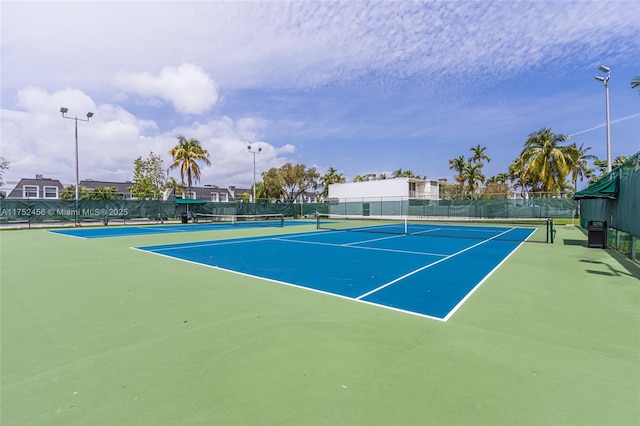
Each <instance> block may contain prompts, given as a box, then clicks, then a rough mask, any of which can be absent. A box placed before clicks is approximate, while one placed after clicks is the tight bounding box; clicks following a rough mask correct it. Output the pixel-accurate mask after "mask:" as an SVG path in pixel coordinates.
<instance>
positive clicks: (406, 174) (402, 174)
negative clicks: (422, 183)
mask: <svg viewBox="0 0 640 426" xmlns="http://www.w3.org/2000/svg"><path fill="white" fill-rule="evenodd" d="M391 177H392V178H399V177H405V178H414V177H416V175H415V174H414V173H413V172H412V171H411V170H402V168H399V169H398V170H396V171H395V172H393V173H392V174H391Z"/></svg>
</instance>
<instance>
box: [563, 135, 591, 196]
mask: <svg viewBox="0 0 640 426" xmlns="http://www.w3.org/2000/svg"><path fill="white" fill-rule="evenodd" d="M590 149H591V147H587V148H585V147H584V144H582V145H580V148H578V147H577V146H576V144H575V143H574V144H571V145H570V146H569V152H568V157H569V160H570V163H569V167H570V169H571V183H572V184H573V190H574V191H577V190H578V179H580V181H581V182H582V180H583V179H584V178H589V177H590V176H591V175H592V174H593V170H592V169H590V168H589V165H588V163H587V161H588V160H595V159H596V156H595V155H590V154H587V151H589V150H590Z"/></svg>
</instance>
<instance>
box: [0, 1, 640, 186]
mask: <svg viewBox="0 0 640 426" xmlns="http://www.w3.org/2000/svg"><path fill="white" fill-rule="evenodd" d="M0 16H1V18H0V19H1V27H2V28H1V30H0V34H1V45H0V48H1V53H0V54H1V68H0V71H1V83H2V84H1V100H2V109H1V111H0V114H1V128H0V131H1V136H2V137H1V145H0V156H2V157H4V159H6V160H7V161H9V163H10V169H9V170H7V171H5V172H4V174H3V178H2V180H3V181H4V182H5V183H6V185H7V186H9V187H10V186H11V185H12V184H13V185H15V183H16V182H17V181H19V180H20V179H21V178H33V177H35V175H36V174H38V175H43V176H44V177H46V178H53V179H59V180H60V181H61V182H62V183H63V184H65V185H67V184H73V183H74V182H75V136H74V135H75V133H74V132H75V123H74V120H65V119H63V118H62V116H61V114H60V108H61V107H66V108H68V113H67V116H68V117H72V118H74V117H78V118H79V119H85V118H86V113H87V112H89V111H90V112H93V113H94V116H93V117H92V118H91V119H90V121H89V122H84V121H78V122H77V123H78V158H79V160H78V165H79V175H80V179H81V180H82V179H93V180H103V181H118V182H122V181H130V180H132V179H133V164H134V160H135V159H136V158H137V157H142V158H148V156H149V154H150V153H151V152H153V153H155V154H157V155H160V156H161V158H162V159H163V161H164V165H165V167H168V166H169V164H170V162H171V157H170V155H169V151H170V149H171V148H172V147H173V146H175V144H176V143H177V138H178V136H180V135H183V136H185V137H187V138H196V139H198V140H199V141H200V142H201V144H202V146H203V147H204V148H205V149H207V150H208V152H209V154H210V160H211V163H212V165H211V167H205V166H203V167H202V169H201V170H202V175H201V179H200V185H205V184H209V185H217V186H220V187H226V186H229V185H234V186H237V187H245V188H249V187H250V186H251V185H252V184H253V176H254V175H253V171H254V169H253V164H254V163H253V162H254V159H255V169H256V173H257V180H258V181H260V180H261V177H260V176H261V173H262V172H264V171H266V170H268V169H269V168H272V167H280V166H282V165H283V164H285V163H287V162H291V163H293V164H304V165H305V166H307V167H315V168H316V169H317V170H318V172H320V173H321V174H324V173H326V172H327V170H328V169H329V167H333V168H334V169H336V170H337V171H338V172H339V173H342V174H343V175H344V176H345V178H346V179H347V181H351V180H353V178H354V177H356V176H357V175H365V174H369V173H375V174H377V175H380V174H382V173H386V174H387V175H390V174H391V173H392V172H393V171H395V170H398V169H402V170H411V171H412V172H414V173H415V174H416V175H419V176H425V177H427V178H429V179H439V178H447V179H448V180H449V181H452V179H453V176H454V172H453V171H452V170H451V169H449V160H450V159H453V158H455V157H458V156H460V155H463V156H465V158H468V157H469V156H471V155H472V153H471V151H470V149H471V148H472V147H475V146H477V145H480V146H483V147H486V151H485V153H486V154H487V155H488V156H489V157H490V158H491V161H490V162H489V163H487V164H486V165H485V167H484V169H483V170H484V174H485V176H486V177H487V178H488V177H491V176H494V175H497V174H499V173H503V172H506V171H507V169H508V167H509V165H510V164H511V163H512V161H513V160H514V159H515V158H516V157H517V156H518V155H519V153H520V151H521V150H522V147H523V144H524V142H525V141H526V140H527V137H528V136H529V135H530V134H531V133H533V132H536V131H538V130H541V129H545V128H550V129H551V130H552V131H553V132H554V133H557V134H565V135H570V136H571V139H570V142H575V143H576V144H577V145H578V146H583V147H591V149H590V150H589V151H588V153H589V154H592V155H595V156H597V157H598V158H600V159H606V158H607V149H606V125H605V123H606V114H605V111H606V108H605V98H606V96H605V88H604V84H603V83H602V82H600V81H597V80H596V79H595V76H596V75H604V74H603V73H602V72H601V71H599V70H598V67H599V66H600V65H605V66H607V67H609V68H610V69H611V76H610V80H609V96H610V123H611V125H610V130H611V151H612V157H613V158H615V157H617V156H621V155H630V154H633V153H635V152H638V151H640V91H639V90H638V89H637V88H636V89H631V85H630V83H631V81H632V80H633V79H634V78H635V76H637V75H640V43H638V40H640V18H639V17H640V2H637V1H595V2H588V1H580V2H578V1H551V2H543V1H481V2H476V1H372V2H365V1H334V2H276V1H258V2H249V1H242V2H240V1H237V2H234V1H224V2H214V1H163V2H156V1H138V2H136V1H126V2H125V1H90V0H89V1H84V2H72V1H66V2H65V1H62V2H58V1H41V2H35V1H29V0H26V1H25V0H21V1H5V0H2V1H1V2H0ZM249 145H250V146H251V147H252V149H253V150H257V149H258V148H261V151H260V153H259V154H252V153H251V152H249V150H248V149H247V147H248V146H249ZM170 175H171V176H173V177H176V178H177V179H178V180H180V176H179V172H177V171H175V170H174V171H171V172H170ZM585 185H586V182H582V183H581V184H579V187H584V186H585Z"/></svg>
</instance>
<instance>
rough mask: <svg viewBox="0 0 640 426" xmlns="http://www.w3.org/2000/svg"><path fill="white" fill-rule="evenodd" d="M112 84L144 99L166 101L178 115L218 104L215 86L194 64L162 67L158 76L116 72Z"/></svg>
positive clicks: (145, 73) (194, 112) (198, 111)
mask: <svg viewBox="0 0 640 426" xmlns="http://www.w3.org/2000/svg"><path fill="white" fill-rule="evenodd" d="M114 85H115V86H116V87H118V88H120V89H123V90H126V91H128V92H131V93H136V94H138V95H140V96H143V97H147V98H160V99H163V100H165V101H169V102H171V103H172V104H173V107H174V109H175V110H176V111H177V112H179V113H181V114H201V113H203V112H205V111H207V110H209V109H210V108H211V107H212V106H213V105H215V104H216V103H217V102H218V87H217V84H216V83H215V81H213V79H211V77H209V75H208V74H207V73H206V72H205V71H204V70H203V69H202V68H200V67H198V66H196V65H193V64H182V65H180V66H178V67H165V68H163V69H162V70H161V71H160V73H159V75H157V76H154V75H151V74H150V73H147V72H143V73H126V72H119V73H117V74H116V76H115V77H114Z"/></svg>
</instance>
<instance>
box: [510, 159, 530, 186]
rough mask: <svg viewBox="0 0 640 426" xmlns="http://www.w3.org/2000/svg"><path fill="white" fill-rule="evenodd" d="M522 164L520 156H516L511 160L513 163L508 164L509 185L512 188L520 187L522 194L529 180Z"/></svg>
mask: <svg viewBox="0 0 640 426" xmlns="http://www.w3.org/2000/svg"><path fill="white" fill-rule="evenodd" d="M524 166H525V165H524V162H523V160H522V158H521V157H518V158H516V159H515V160H513V163H511V165H510V166H509V172H508V176H509V180H510V181H511V185H512V186H513V188H514V189H515V188H521V189H522V194H524V193H525V192H526V191H527V188H528V187H529V181H528V179H527V176H526V174H525V167H524Z"/></svg>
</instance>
